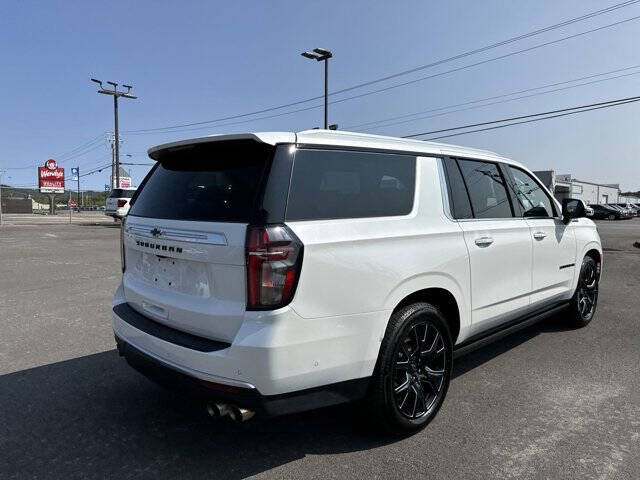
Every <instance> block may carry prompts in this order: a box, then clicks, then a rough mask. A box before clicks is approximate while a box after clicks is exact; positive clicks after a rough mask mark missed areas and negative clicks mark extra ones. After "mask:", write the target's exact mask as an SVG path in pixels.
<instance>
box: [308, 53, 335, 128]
mask: <svg viewBox="0 0 640 480" xmlns="http://www.w3.org/2000/svg"><path fill="white" fill-rule="evenodd" d="M301 55H302V56H303V57H305V58H308V59H310V60H316V61H318V62H324V129H325V130H327V129H328V128H329V59H330V58H331V57H333V53H331V52H330V51H329V50H325V49H324V48H314V49H313V52H302V53H301Z"/></svg>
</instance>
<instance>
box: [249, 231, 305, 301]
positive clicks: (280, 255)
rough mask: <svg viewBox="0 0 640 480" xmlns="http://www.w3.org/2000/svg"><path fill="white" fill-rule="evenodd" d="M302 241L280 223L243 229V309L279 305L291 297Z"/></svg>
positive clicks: (298, 271) (296, 275) (299, 264)
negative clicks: (245, 283) (245, 298)
mask: <svg viewBox="0 0 640 480" xmlns="http://www.w3.org/2000/svg"><path fill="white" fill-rule="evenodd" d="M301 265H302V242H300V240H298V238H297V237H296V236H295V235H294V234H293V232H292V231H291V230H289V229H288V228H287V227H286V226H284V225H270V226H263V227H253V226H250V227H249V228H248V229H247V309H249V310H266V309H275V308H279V307H283V306H285V305H286V304H288V303H289V302H290V301H291V299H292V298H293V294H294V292H295V289H296V285H297V283H298V276H299V274H300V267H301Z"/></svg>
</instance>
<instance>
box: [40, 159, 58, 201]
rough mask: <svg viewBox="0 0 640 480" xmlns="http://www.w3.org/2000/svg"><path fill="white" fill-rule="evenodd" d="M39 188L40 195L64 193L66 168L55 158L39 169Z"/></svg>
mask: <svg viewBox="0 0 640 480" xmlns="http://www.w3.org/2000/svg"><path fill="white" fill-rule="evenodd" d="M38 187H39V188H40V193H64V168H62V167H59V166H58V164H57V163H56V161H55V160H54V159H53V158H50V159H49V160H47V161H46V162H44V167H38Z"/></svg>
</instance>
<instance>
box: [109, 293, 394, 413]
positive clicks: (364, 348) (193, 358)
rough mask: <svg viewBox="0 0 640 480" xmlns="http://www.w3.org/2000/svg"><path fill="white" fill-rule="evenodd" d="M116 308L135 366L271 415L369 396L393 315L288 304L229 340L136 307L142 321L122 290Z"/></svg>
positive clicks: (122, 341) (249, 320)
mask: <svg viewBox="0 0 640 480" xmlns="http://www.w3.org/2000/svg"><path fill="white" fill-rule="evenodd" d="M113 306H114V308H113V315H112V318H113V330H114V334H115V336H116V338H117V341H118V343H119V345H120V351H121V353H122V354H123V355H124V356H125V357H126V358H127V360H128V361H129V363H130V364H131V365H132V366H134V367H135V368H136V369H138V370H140V371H142V372H143V373H144V374H145V375H147V376H149V377H151V378H153V379H154V380H156V381H159V383H163V384H167V381H161V380H162V379H163V378H165V379H166V377H170V378H171V379H172V380H171V381H170V382H169V383H170V384H173V385H169V386H170V387H171V386H173V387H175V386H176V385H177V386H178V390H180V391H187V392H189V393H195V394H196V395H198V396H203V397H205V398H208V399H219V400H222V401H226V402H228V403H235V404H236V405H238V406H240V407H245V408H249V409H252V410H257V411H262V412H264V413H267V414H270V415H279V414H283V413H291V412H297V411H302V410H307V409H311V408H317V407H321V406H327V405H333V404H337V403H342V402H347V401H352V400H357V399H359V398H362V397H363V396H364V395H365V394H366V389H367V385H368V382H369V378H370V377H371V375H372V373H373V369H374V367H375V363H376V360H377V355H378V351H379V348H380V338H381V335H380V329H382V330H384V326H385V325H386V319H387V318H388V312H376V313H367V314H362V315H351V316H348V317H329V318H316V319H306V318H302V317H300V316H299V315H298V314H297V313H296V312H295V311H293V310H292V309H291V308H289V307H285V308H283V309H280V310H276V311H269V312H247V313H246V315H245V319H244V321H243V324H242V326H241V327H240V330H239V331H238V332H237V333H236V335H235V338H233V340H232V341H231V342H230V343H225V342H218V341H215V340H210V339H207V338H202V337H198V336H195V335H192V334H190V333H187V332H184V331H179V330H175V329H173V328H170V327H168V326H166V325H163V324H160V323H159V322H156V321H153V320H151V319H149V318H147V317H144V316H143V315H140V313H138V312H136V311H134V314H135V315H136V316H137V317H142V319H141V318H138V319H137V320H136V318H132V317H131V316H130V315H129V314H128V313H127V312H128V311H131V310H132V309H131V307H129V306H128V305H127V303H126V299H125V297H124V293H123V290H122V287H120V288H119V289H118V291H116V294H115V296H114V302H113ZM150 324H151V325H150ZM154 324H155V325H154ZM378 324H379V325H378ZM140 358H142V359H144V360H145V361H144V362H141V361H139V360H140ZM140 365H143V366H142V367H141V366H140ZM158 372H164V373H162V374H160V375H157V373H158ZM167 373H168V374H170V375H167ZM176 379H179V381H177V382H176V381H175V380H176ZM185 384H186V385H187V386H185Z"/></svg>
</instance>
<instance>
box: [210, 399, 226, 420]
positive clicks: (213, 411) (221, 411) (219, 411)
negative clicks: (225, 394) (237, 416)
mask: <svg viewBox="0 0 640 480" xmlns="http://www.w3.org/2000/svg"><path fill="white" fill-rule="evenodd" d="M229 411H230V406H229V405H227V404H226V403H222V402H207V413H208V414H209V416H211V417H224V416H225V415H228V414H229Z"/></svg>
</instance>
